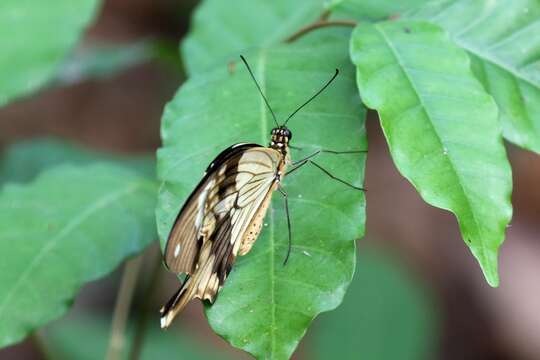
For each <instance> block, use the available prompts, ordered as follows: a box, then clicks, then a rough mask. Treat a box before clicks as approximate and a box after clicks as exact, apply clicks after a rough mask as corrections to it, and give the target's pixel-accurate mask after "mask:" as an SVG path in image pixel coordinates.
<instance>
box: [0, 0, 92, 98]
mask: <svg viewBox="0 0 540 360" xmlns="http://www.w3.org/2000/svg"><path fill="white" fill-rule="evenodd" d="M98 4H99V2H98V0H51V1H41V0H2V1H1V2H0V44H1V45H0V46H1V49H0V51H1V53H2V56H0V79H2V81H0V106H2V105H4V104H6V103H7V102H8V101H10V100H12V99H14V98H16V97H19V96H22V95H25V94H28V93H30V92H31V91H33V90H35V89H36V88H39V87H40V86H42V85H43V84H44V83H45V82H47V81H48V80H49V79H51V78H52V77H53V76H54V74H55V72H56V71H57V68H58V66H59V65H60V64H61V62H62V60H63V59H64V56H65V55H66V54H67V52H68V51H69V50H70V49H71V48H72V47H73V45H75V43H76V42H77V40H78V39H79V36H80V35H81V32H82V31H83V30H84V28H85V27H86V26H87V25H88V23H89V22H90V21H91V20H92V18H93V16H94V14H95V12H96V8H97V5H98Z"/></svg>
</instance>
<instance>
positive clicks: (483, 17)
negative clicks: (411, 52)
mask: <svg viewBox="0 0 540 360" xmlns="http://www.w3.org/2000/svg"><path fill="white" fill-rule="evenodd" d="M410 16H412V17H416V18H423V19H428V20H429V21H432V22H435V23H437V24H439V25H440V26H442V27H443V28H445V29H446V30H447V31H448V32H449V33H450V35H451V37H452V39H453V40H454V41H455V43H456V44H458V45H459V46H460V47H462V48H463V49H465V50H467V51H468V52H469V53H470V54H471V55H472V58H473V60H474V61H473V65H474V66H473V70H474V72H475V74H476V75H477V77H478V78H479V79H480V81H481V82H482V84H483V85H484V87H485V89H486V90H487V91H488V92H489V93H490V94H491V95H492V96H493V97H494V99H495V101H496V102H497V104H498V105H499V109H500V112H501V114H500V115H501V121H502V125H503V133H504V136H505V137H506V138H507V139H508V140H510V141H512V142H513V143H515V144H517V145H520V146H522V147H524V148H526V149H529V150H533V151H536V152H537V153H540V36H539V35H540V2H539V1H538V0H499V1H492V0H452V1H436V2H432V3H430V4H429V5H428V6H426V7H425V8H423V9H422V10H420V11H417V12H414V13H412V14H410Z"/></svg>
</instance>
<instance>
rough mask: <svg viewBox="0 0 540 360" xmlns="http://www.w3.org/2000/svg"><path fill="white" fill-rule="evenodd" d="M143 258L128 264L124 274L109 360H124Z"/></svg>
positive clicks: (108, 355) (119, 291) (107, 357)
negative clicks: (129, 321) (123, 353)
mask: <svg viewBox="0 0 540 360" xmlns="http://www.w3.org/2000/svg"><path fill="white" fill-rule="evenodd" d="M141 263H142V257H141V256H137V257H136V258H134V259H131V260H129V261H127V262H126V265H125V266H124V273H123V274H122V281H121V284H120V289H119V290H118V296H117V298H116V304H115V306H114V314H113V322H112V327H111V338H110V340H109V347H108V349H107V355H106V357H105V359H107V360H120V359H122V351H123V350H124V344H125V342H126V327H127V322H128V318H129V309H130V307H131V301H132V300H133V293H134V292H135V286H136V285H137V276H138V274H139V269H140V267H141Z"/></svg>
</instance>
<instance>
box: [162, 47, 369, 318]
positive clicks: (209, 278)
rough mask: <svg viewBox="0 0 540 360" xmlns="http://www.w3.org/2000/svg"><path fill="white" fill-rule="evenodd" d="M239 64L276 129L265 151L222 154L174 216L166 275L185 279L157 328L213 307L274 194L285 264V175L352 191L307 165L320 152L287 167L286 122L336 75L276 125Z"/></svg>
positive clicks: (235, 148) (236, 149)
mask: <svg viewBox="0 0 540 360" xmlns="http://www.w3.org/2000/svg"><path fill="white" fill-rule="evenodd" d="M240 58H241V60H242V62H243V63H244V65H245V66H246V68H247V70H248V72H249V74H250V76H251V78H252V79H253V81H254V83H255V85H256V87H257V89H258V91H259V93H260V94H261V96H262V98H263V100H264V102H265V104H266V106H267V108H268V109H269V111H270V113H271V114H272V117H273V119H274V122H275V124H276V127H275V128H273V129H272V131H271V139H270V144H269V146H267V147H265V146H262V145H258V144H251V143H240V144H235V145H232V146H231V147H229V148H227V149H225V150H224V151H222V152H221V153H220V154H219V155H218V156H217V157H216V158H215V159H214V160H213V161H212V162H211V163H210V165H209V166H208V168H207V169H206V172H205V174H204V177H203V178H202V180H201V181H200V183H199V184H198V185H197V187H196V188H195V190H194V191H193V192H192V193H191V195H190V196H189V197H188V199H187V200H186V201H185V203H184V205H183V207H182V208H181V210H180V212H179V213H178V215H177V217H176V220H175V222H174V224H173V227H172V230H171V231H170V233H169V236H168V239H167V243H166V246H165V251H164V263H165V265H166V267H167V268H168V270H169V271H171V272H173V273H175V274H181V273H185V274H186V278H185V280H184V282H183V284H182V285H181V286H180V288H179V289H178V291H177V292H176V293H175V294H174V295H173V296H172V298H171V299H170V300H169V301H168V302H167V304H166V305H165V306H164V307H163V308H162V309H161V311H160V312H161V327H162V328H166V327H168V326H169V325H170V324H171V322H172V321H173V319H174V318H175V316H176V315H177V314H178V313H179V312H181V311H182V309H183V308H184V307H185V306H186V305H187V304H188V303H189V302H190V301H191V300H192V299H194V298H199V299H201V300H208V301H210V302H211V303H213V302H214V300H215V299H216V296H217V294H218V292H219V291H220V289H221V288H222V287H223V285H224V283H225V280H226V279H227V276H228V275H229V273H230V271H231V269H232V267H233V265H234V262H235V260H236V257H237V256H243V255H245V254H247V253H248V252H249V251H250V250H251V248H252V246H253V244H254V243H255V241H256V240H257V238H258V236H259V233H260V231H261V227H262V224H263V221H264V217H265V215H266V212H267V210H268V207H269V205H270V200H271V198H272V194H273V193H274V191H276V190H278V191H279V192H280V193H281V194H282V195H283V196H284V199H285V210H286V215H287V225H288V230H289V231H288V235H289V249H288V252H287V255H286V258H285V261H284V264H285V263H286V262H287V260H288V258H289V255H290V250H291V224H290V219H289V207H288V201H287V193H286V192H285V191H284V190H283V188H282V187H281V181H282V180H283V178H284V176H285V175H287V174H290V173H291V172H293V171H295V170H296V169H298V168H300V167H301V166H303V165H305V164H307V163H312V164H313V165H315V166H316V167H318V168H319V169H320V170H322V171H323V172H324V173H326V174H327V175H328V176H330V177H332V178H334V179H336V180H338V181H341V182H343V183H345V184H347V185H349V186H352V187H354V188H357V187H355V186H353V185H351V184H349V183H347V182H345V181H343V180H341V179H338V178H336V177H334V176H333V175H332V174H330V173H329V172H328V171H326V170H325V169H324V168H323V167H321V166H320V165H318V164H316V163H315V162H313V161H312V160H311V158H312V157H314V156H315V155H317V154H318V153H320V152H322V151H324V150H319V151H317V152H316V153H314V154H312V155H310V156H308V157H306V158H304V159H302V160H300V161H298V162H296V163H292V161H291V156H290V153H289V150H290V148H291V146H290V144H289V143H290V141H291V139H292V132H291V131H290V130H289V129H288V128H287V122H288V121H289V120H290V118H291V117H292V116H294V115H295V114H296V113H297V112H298V111H299V110H300V109H301V108H303V107H304V106H306V105H307V104H308V103H309V102H310V101H312V100H313V99H314V98H315V97H317V96H318V95H319V94H320V93H321V92H322V91H324V89H326V87H328V86H329V85H330V83H331V82H332V81H333V80H334V79H335V78H336V77H337V75H338V73H339V71H338V70H337V69H336V72H335V74H334V75H333V77H332V78H331V79H330V80H329V81H328V82H326V84H324V86H323V87H322V88H321V89H320V90H319V91H317V92H316V93H315V94H314V95H313V96H312V97H311V98H309V99H308V100H307V101H306V102H305V103H304V104H302V105H301V106H299V107H298V108H297V109H296V110H295V111H294V112H293V113H292V114H291V115H290V116H289V117H288V118H287V119H286V120H285V121H284V123H283V124H282V125H280V124H279V123H278V121H277V119H276V116H275V114H274V112H273V110H272V108H271V107H270V104H269V102H268V100H267V99H266V97H265V95H264V93H263V91H262V89H261V88H260V86H259V84H258V82H257V80H256V79H255V76H254V75H253V71H252V70H251V67H250V66H249V64H248V62H247V61H246V59H245V58H244V57H243V56H240ZM328 152H333V153H340V152H334V151H328ZM351 152H352V151H351ZM351 152H341V153H351ZM291 165H293V167H292V168H291V169H290V170H289V171H288V172H287V171H286V169H287V167H288V166H291ZM357 189H359V190H363V189H362V188H357Z"/></svg>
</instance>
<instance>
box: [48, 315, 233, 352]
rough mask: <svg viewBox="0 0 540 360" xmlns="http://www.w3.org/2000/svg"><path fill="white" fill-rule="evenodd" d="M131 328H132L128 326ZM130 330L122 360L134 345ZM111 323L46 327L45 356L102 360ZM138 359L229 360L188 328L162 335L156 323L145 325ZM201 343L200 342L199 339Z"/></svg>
mask: <svg viewBox="0 0 540 360" xmlns="http://www.w3.org/2000/svg"><path fill="white" fill-rule="evenodd" d="M130 325H131V324H130ZM133 330H134V329H133V326H129V327H128V329H127V341H126V344H125V347H124V348H125V350H126V351H125V352H124V354H123V356H122V359H127V358H128V356H127V355H128V353H129V350H130V349H131V344H132V341H133V335H134V334H133ZM110 331H111V323H110V320H107V319H105V318H103V316H102V315H98V314H92V315H90V314H85V315H81V314H79V315H77V316H70V317H69V318H67V319H62V320H60V321H57V322H55V323H53V324H51V325H50V326H47V328H46V331H44V332H43V340H44V343H45V345H46V347H47V353H48V355H50V358H51V359H55V360H64V359H65V360H71V359H77V360H96V359H105V354H106V352H107V346H108V345H109V341H110V335H111V334H110ZM145 331H146V333H145V336H144V344H143V346H142V351H141V354H140V359H142V360H145V359H148V360H154V359H186V360H210V359H213V360H216V359H221V360H225V359H228V358H229V357H227V356H225V355H223V354H219V353H218V352H217V350H214V349H212V348H211V347H209V346H208V345H206V344H203V343H202V341H197V340H196V339H194V338H193V334H189V333H188V331H187V326H184V327H183V329H182V331H181V332H180V333H178V332H177V331H161V330H160V329H159V328H158V327H157V326H155V323H154V322H152V323H150V324H148V328H147V329H146V330H145ZM201 340H202V339H201Z"/></svg>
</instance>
